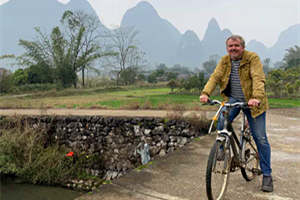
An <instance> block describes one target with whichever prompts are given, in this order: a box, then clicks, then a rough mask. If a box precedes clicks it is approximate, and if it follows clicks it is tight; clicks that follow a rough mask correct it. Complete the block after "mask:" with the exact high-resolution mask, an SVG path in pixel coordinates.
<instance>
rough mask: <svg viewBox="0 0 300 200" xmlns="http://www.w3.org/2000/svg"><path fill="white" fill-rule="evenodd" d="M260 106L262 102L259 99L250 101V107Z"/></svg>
mask: <svg viewBox="0 0 300 200" xmlns="http://www.w3.org/2000/svg"><path fill="white" fill-rule="evenodd" d="M259 104H260V101H259V100H258V99H250V100H249V101H248V105H249V106H259Z"/></svg>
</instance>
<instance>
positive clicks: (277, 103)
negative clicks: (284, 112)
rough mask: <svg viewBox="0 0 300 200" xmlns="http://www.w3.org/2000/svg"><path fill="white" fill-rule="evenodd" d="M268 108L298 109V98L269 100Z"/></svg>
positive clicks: (299, 103) (299, 105)
mask: <svg viewBox="0 0 300 200" xmlns="http://www.w3.org/2000/svg"><path fill="white" fill-rule="evenodd" d="M269 104H270V108H295V107H300V98H295V99H275V98H270V99H269Z"/></svg>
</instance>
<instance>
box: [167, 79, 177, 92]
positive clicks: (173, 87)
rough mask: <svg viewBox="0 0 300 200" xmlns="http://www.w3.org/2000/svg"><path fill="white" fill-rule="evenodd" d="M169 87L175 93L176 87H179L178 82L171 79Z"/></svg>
mask: <svg viewBox="0 0 300 200" xmlns="http://www.w3.org/2000/svg"><path fill="white" fill-rule="evenodd" d="M167 85H168V87H170V88H171V92H173V91H174V89H175V88H176V87H178V83H177V82H176V80H174V79H171V80H170V81H169V82H168V84H167Z"/></svg>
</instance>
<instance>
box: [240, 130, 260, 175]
mask: <svg viewBox="0 0 300 200" xmlns="http://www.w3.org/2000/svg"><path fill="white" fill-rule="evenodd" d="M249 134H250V133H249ZM242 160H243V162H244V167H242V168H241V173H242V175H243V177H244V179H245V180H246V181H252V180H253V179H254V178H255V177H256V176H257V175H259V174H260V173H261V171H260V169H259V155H258V151H257V148H256V145H255V143H254V140H253V138H252V136H250V135H249V136H248V137H247V138H245V139H244V140H243V143H242Z"/></svg>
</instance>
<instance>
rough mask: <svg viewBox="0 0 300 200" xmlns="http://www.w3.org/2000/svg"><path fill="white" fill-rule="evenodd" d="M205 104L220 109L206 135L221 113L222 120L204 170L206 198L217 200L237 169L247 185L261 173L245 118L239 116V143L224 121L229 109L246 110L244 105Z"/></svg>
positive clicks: (230, 127)
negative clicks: (217, 105) (240, 120)
mask: <svg viewBox="0 0 300 200" xmlns="http://www.w3.org/2000/svg"><path fill="white" fill-rule="evenodd" d="M209 104H210V105H215V104H219V105H220V107H219V109H218V110H217V112H216V114H215V116H214V117H213V120H212V122H211V125H210V127H209V131H208V134H211V132H212V128H213V125H214V123H215V121H217V119H218V117H219V115H220V113H221V112H223V115H224V118H225V120H224V129H223V130H219V131H217V137H216V141H215V143H214V145H213V147H212V148H211V150H210V153H209V157H208V161H207V169H206V193H207V197H208V199H209V200H221V199H222V198H223V197H224V196H225V192H226V189H227V185H228V181H229V174H230V173H232V172H235V171H236V170H237V169H239V168H240V170H241V173H242V176H243V177H244V179H245V180H246V181H251V180H253V179H254V178H255V177H256V176H258V175H261V170H260V169H259V156H258V151H257V148H256V145H255V143H254V140H253V138H252V136H251V132H250V129H249V125H248V123H247V120H246V116H245V114H244V113H243V115H242V123H241V124H242V126H241V134H240V139H238V136H237V134H236V133H235V132H234V130H233V127H232V124H231V123H230V122H229V120H228V116H229V112H230V109H231V108H233V107H240V108H248V104H247V103H244V102H236V103H224V102H220V101H218V100H212V101H209ZM224 107H225V108H226V109H225V110H224V109H223V108H224Z"/></svg>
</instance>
